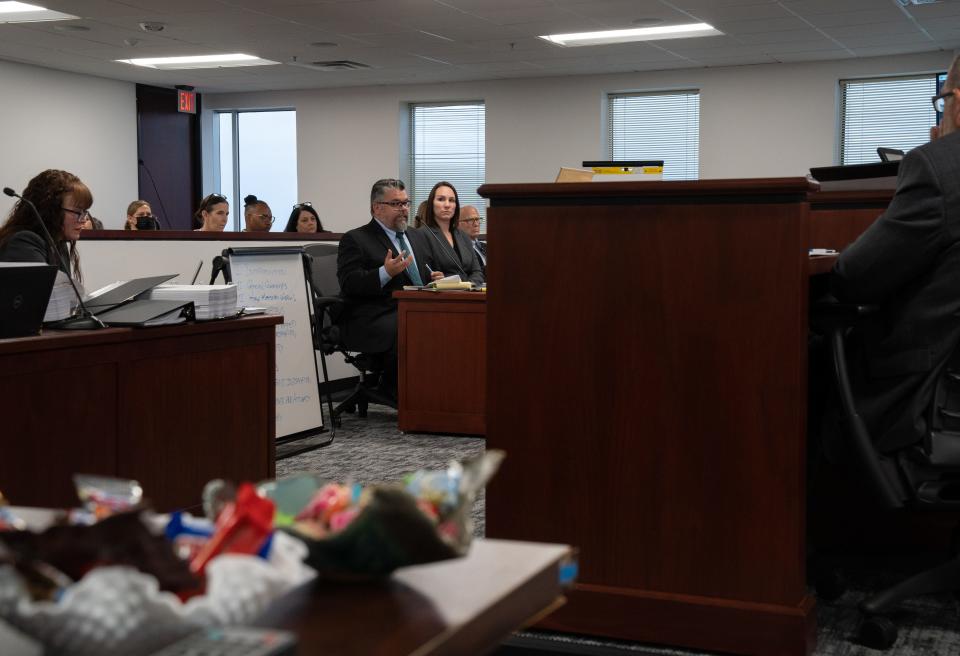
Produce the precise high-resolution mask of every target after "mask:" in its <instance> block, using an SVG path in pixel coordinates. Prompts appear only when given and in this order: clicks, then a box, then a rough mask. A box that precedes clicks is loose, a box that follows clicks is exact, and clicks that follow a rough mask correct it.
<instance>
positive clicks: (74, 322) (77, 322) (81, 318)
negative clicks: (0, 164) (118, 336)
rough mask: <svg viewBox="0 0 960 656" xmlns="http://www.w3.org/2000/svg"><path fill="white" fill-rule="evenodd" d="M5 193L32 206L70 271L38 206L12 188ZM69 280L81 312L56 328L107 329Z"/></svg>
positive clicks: (58, 255)
mask: <svg viewBox="0 0 960 656" xmlns="http://www.w3.org/2000/svg"><path fill="white" fill-rule="evenodd" d="M3 193H5V194H6V195H7V196H10V197H11V198H19V199H20V202H21V203H26V204H27V205H29V206H30V209H32V210H33V214H34V216H36V217H37V222H38V223H39V224H40V229H41V230H43V234H44V235H45V236H46V238H47V241H48V242H49V243H50V246H51V247H52V248H53V251H54V252H55V253H56V254H57V258H58V259H59V260H60V266H61V268H62V269H63V271H64V272H66V271H69V270H70V267H69V266H67V261H66V260H65V259H64V258H63V253H61V252H60V249H59V248H57V242H55V241H54V240H53V235H51V234H50V231H49V230H47V226H46V224H45V223H44V222H43V218H42V217H41V216H40V212H38V211H37V206H36V205H34V204H33V203H32V202H31V201H29V200H27V199H26V198H24V197H23V196H21V195H20V194H18V193H17V192H15V191H14V190H13V189H11V188H10V187H4V188H3ZM67 280H69V281H70V286H71V287H73V293H74V294H76V295H77V303H79V312H78V313H77V315H76V316H75V317H73V318H70V319H64V320H63V321H58V322H57V323H56V327H57V328H58V329H61V330H93V329H95V328H106V326H105V325H104V324H103V322H102V321H100V319H98V318H97V317H96V316H95V315H94V314H93V313H92V312H91V311H90V310H88V309H87V306H85V305H84V304H83V297H81V296H80V290H79V289H77V285H76V283H74V282H73V276H71V275H69V274H67Z"/></svg>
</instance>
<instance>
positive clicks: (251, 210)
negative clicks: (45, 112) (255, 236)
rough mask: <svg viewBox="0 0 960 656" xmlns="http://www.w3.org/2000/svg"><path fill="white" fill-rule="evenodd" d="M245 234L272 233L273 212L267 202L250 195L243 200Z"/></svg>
mask: <svg viewBox="0 0 960 656" xmlns="http://www.w3.org/2000/svg"><path fill="white" fill-rule="evenodd" d="M243 220H244V224H245V227H244V228H243V231H244V232H270V227H271V226H272V225H273V212H271V211H270V206H269V205H267V204H266V203H265V202H263V201H262V200H260V199H259V198H257V197H256V196H254V195H253V194H250V195H249V196H244V198H243Z"/></svg>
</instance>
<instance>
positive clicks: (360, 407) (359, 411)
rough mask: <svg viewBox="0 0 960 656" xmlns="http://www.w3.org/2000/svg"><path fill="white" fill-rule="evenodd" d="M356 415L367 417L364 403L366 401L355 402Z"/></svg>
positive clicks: (362, 417)
mask: <svg viewBox="0 0 960 656" xmlns="http://www.w3.org/2000/svg"><path fill="white" fill-rule="evenodd" d="M357 415H358V416H359V417H360V418H361V419H366V418H367V404H366V403H358V404H357Z"/></svg>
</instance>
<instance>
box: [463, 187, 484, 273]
mask: <svg viewBox="0 0 960 656" xmlns="http://www.w3.org/2000/svg"><path fill="white" fill-rule="evenodd" d="M459 225H460V226H462V228H463V231H464V233H466V235H467V237H469V238H470V242H471V243H472V244H473V250H474V251H475V252H476V254H477V258H478V259H479V260H480V272H481V273H483V277H484V278H486V277H487V242H485V241H480V212H478V211H477V208H476V207H474V206H473V205H464V206H463V207H461V208H460V223H459Z"/></svg>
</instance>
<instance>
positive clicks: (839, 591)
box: [813, 570, 847, 601]
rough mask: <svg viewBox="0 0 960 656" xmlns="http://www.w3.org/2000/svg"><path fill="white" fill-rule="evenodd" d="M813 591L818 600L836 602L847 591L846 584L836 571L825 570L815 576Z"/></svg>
mask: <svg viewBox="0 0 960 656" xmlns="http://www.w3.org/2000/svg"><path fill="white" fill-rule="evenodd" d="M813 589H814V591H815V592H816V593H817V598H818V599H822V600H823V601H836V600H837V599H839V598H840V597H842V596H843V595H844V593H845V592H846V591H847V583H846V581H844V580H843V577H842V576H841V575H840V573H839V572H838V571H836V570H826V571H823V572H819V573H818V574H817V577H816V580H814V582H813Z"/></svg>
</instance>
